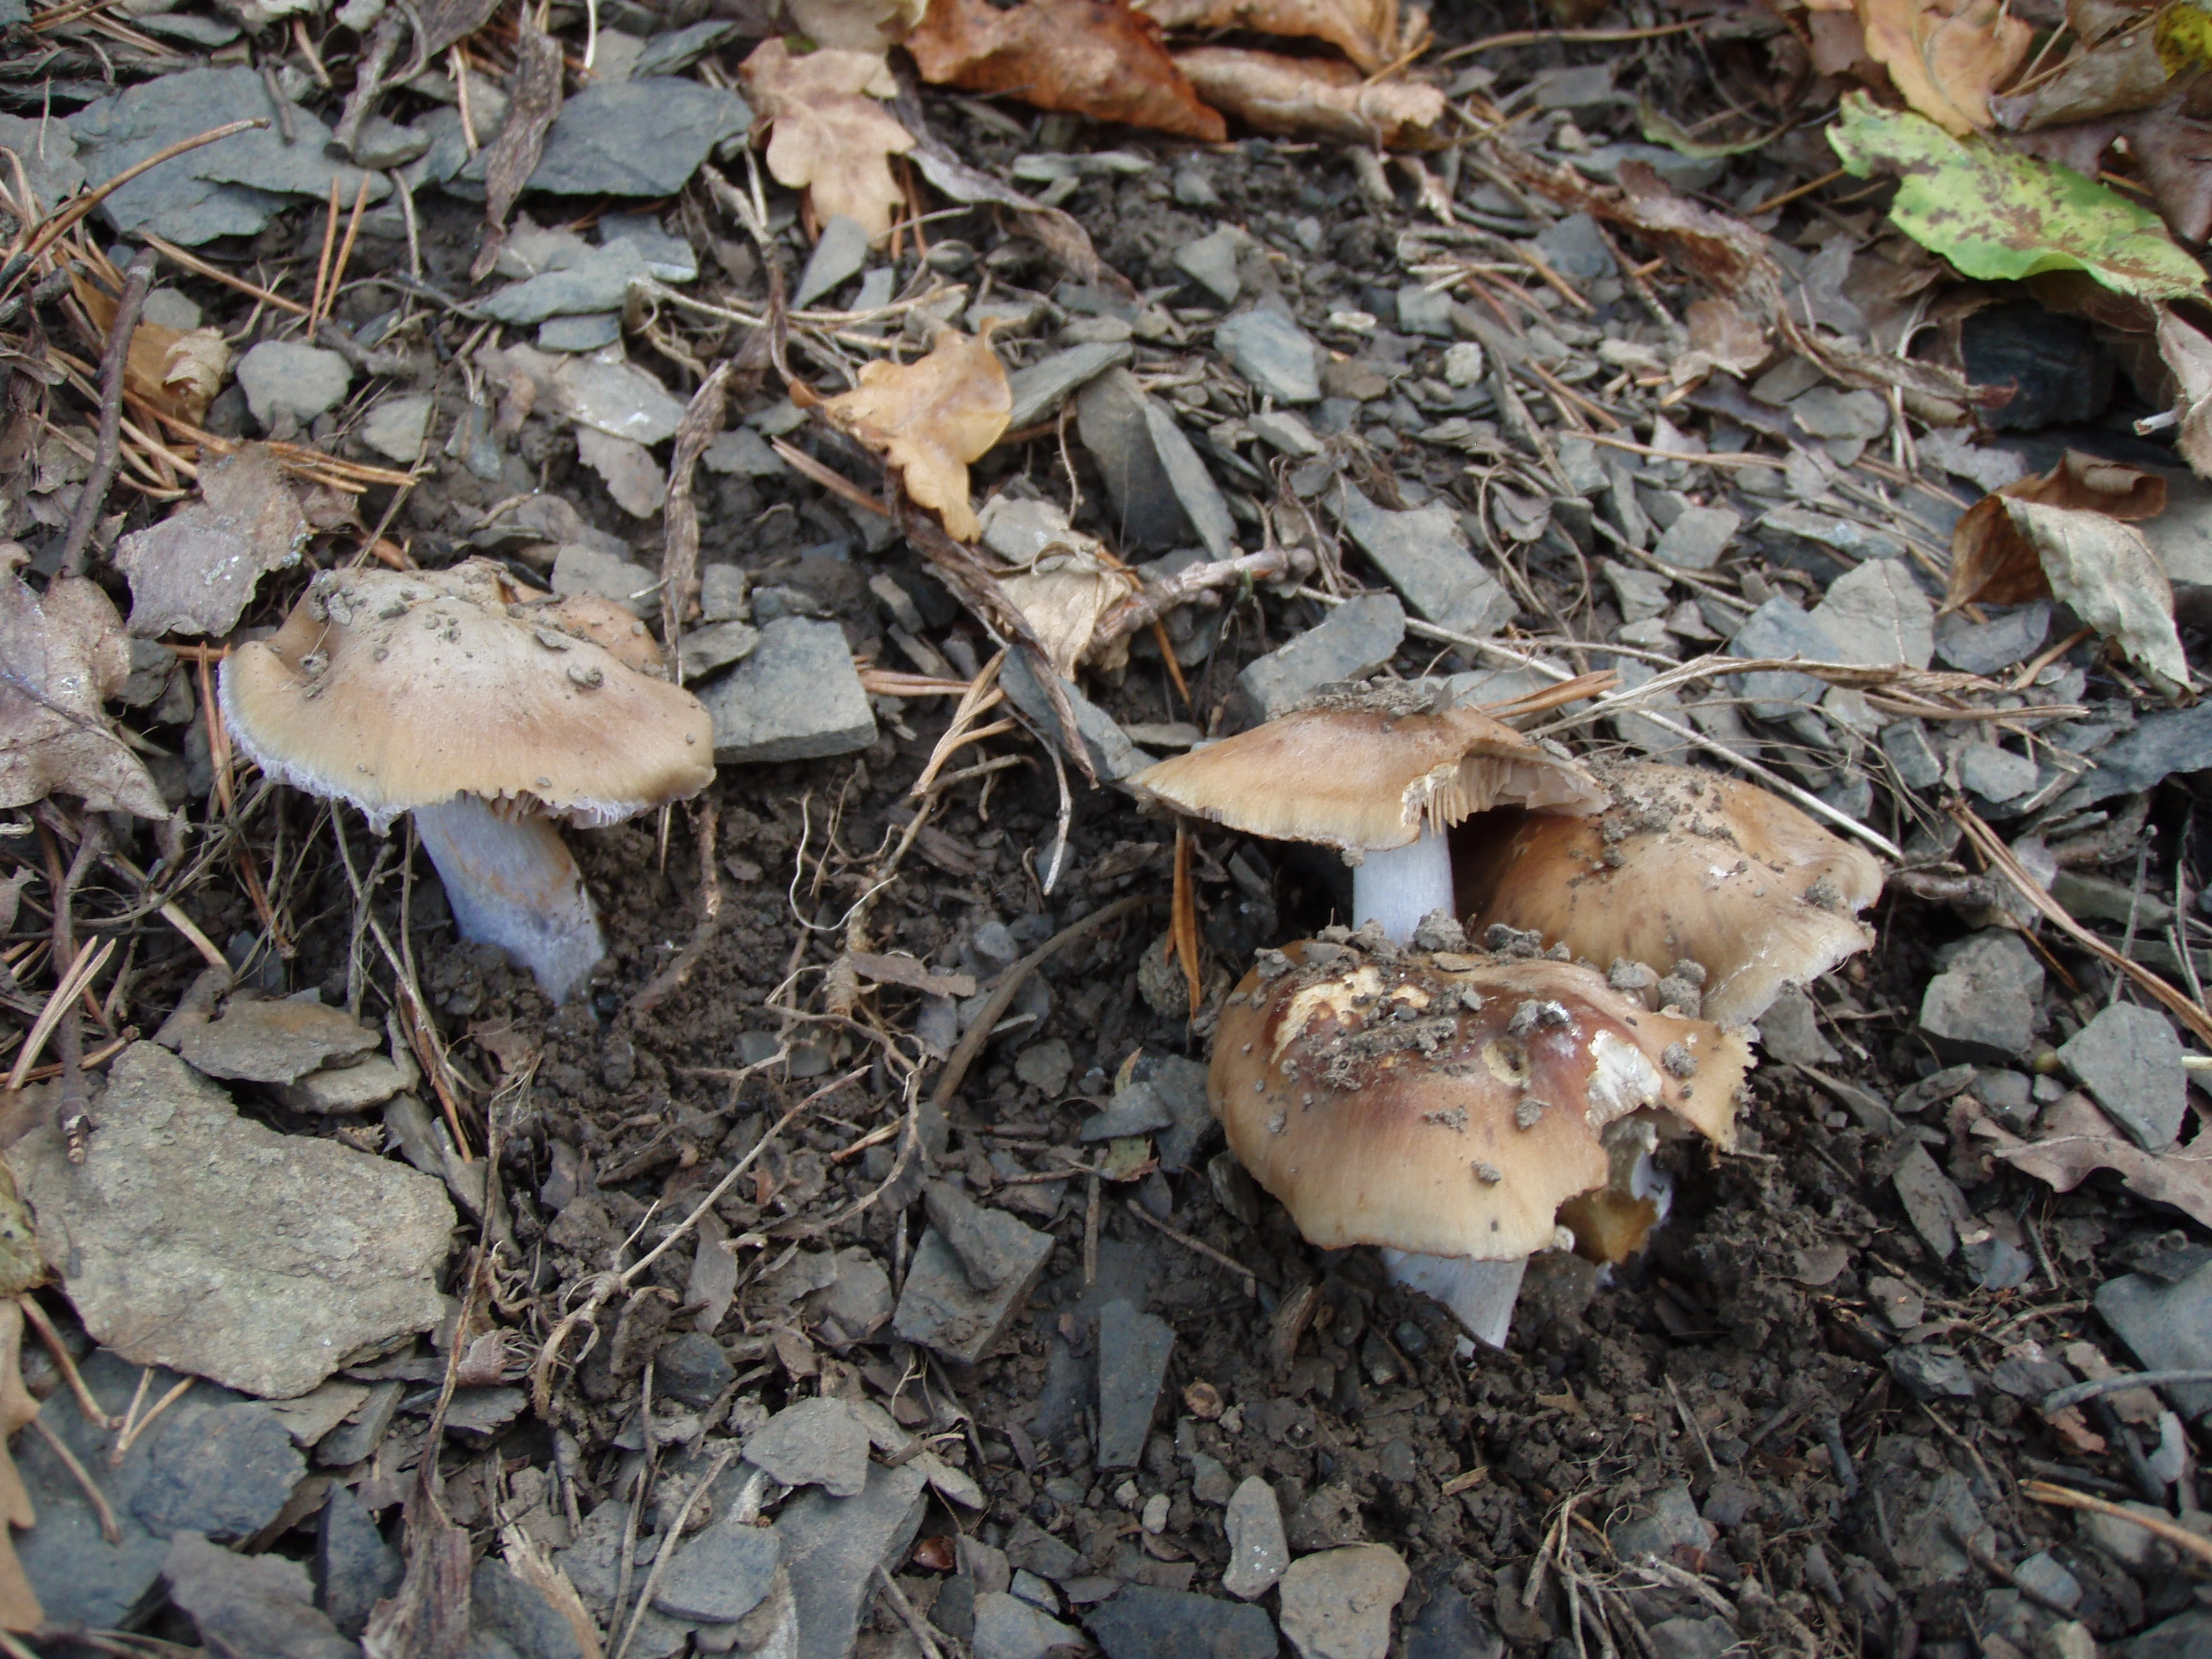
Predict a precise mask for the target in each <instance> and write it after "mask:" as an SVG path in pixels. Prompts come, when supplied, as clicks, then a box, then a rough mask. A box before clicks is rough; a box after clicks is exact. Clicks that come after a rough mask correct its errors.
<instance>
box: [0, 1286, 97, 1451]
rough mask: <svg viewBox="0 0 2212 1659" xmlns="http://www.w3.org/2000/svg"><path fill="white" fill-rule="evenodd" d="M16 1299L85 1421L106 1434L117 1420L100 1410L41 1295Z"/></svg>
mask: <svg viewBox="0 0 2212 1659" xmlns="http://www.w3.org/2000/svg"><path fill="white" fill-rule="evenodd" d="M15 1300H16V1301H17V1302H19V1303H20V1304H22V1309H23V1317H24V1318H26V1319H27V1320H29V1321H30V1322H31V1328H32V1329H33V1330H34V1331H36V1332H37V1333H38V1334H39V1340H40V1341H42V1342H44V1343H45V1344H46V1352H48V1353H50V1354H52V1356H53V1360H54V1364H56V1365H57V1366H58V1367H59V1368H60V1370H61V1374H62V1378H63V1380H64V1382H66V1383H68V1384H69V1386H70V1393H71V1394H73V1395H76V1408H77V1410H78V1411H80V1412H81V1413H83V1414H84V1420H85V1421H86V1422H88V1423H89V1424H91V1425H92V1426H93V1427H94V1428H95V1429H99V1430H100V1431H102V1432H103V1433H104V1432H105V1431H107V1430H109V1429H112V1428H113V1427H114V1426H115V1419H113V1418H112V1417H110V1416H109V1415H108V1414H107V1413H106V1412H104V1411H102V1410H101V1409H100V1401H97V1400H95V1399H94V1398H93V1394H92V1390H91V1389H89V1388H88V1387H86V1386H85V1381H84V1375H83V1373H82V1372H81V1371H79V1370H77V1368H76V1355H74V1354H72V1353H71V1352H70V1351H69V1345H68V1344H67V1343H65V1342H64V1341H63V1340H62V1334H61V1333H60V1332H59V1331H58V1330H56V1329H55V1328H54V1322H53V1321H52V1320H51V1319H49V1318H47V1317H46V1310H45V1309H44V1308H41V1307H40V1305H39V1303H38V1298H37V1297H29V1296H19V1297H16V1298H15Z"/></svg>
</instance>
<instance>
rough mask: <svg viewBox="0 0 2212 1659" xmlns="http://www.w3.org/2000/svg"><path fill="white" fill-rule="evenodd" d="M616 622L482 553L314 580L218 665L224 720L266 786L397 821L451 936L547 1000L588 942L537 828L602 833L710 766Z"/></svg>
mask: <svg viewBox="0 0 2212 1659" xmlns="http://www.w3.org/2000/svg"><path fill="white" fill-rule="evenodd" d="M608 609H611V607H608ZM634 623H635V619H633V618H628V617H623V618H621V619H617V618H616V617H611V616H609V615H606V614H605V613H604V611H602V610H600V609H598V608H595V607H594V606H593V605H592V604H590V603H588V602H580V601H578V600H575V599H560V600H556V599H546V598H544V596H540V595H533V594H531V593H530V592H528V590H526V589H521V588H518V587H516V586H514V584H513V582H512V581H510V580H508V579H507V576H506V574H505V573H504V572H502V571H501V569H500V568H499V567H498V566H496V565H495V564H492V563H490V562H489V561H486V560H482V559H471V560H470V561H468V562H465V563H464V564H460V565H457V566H455V567H454V568H453V569H451V570H445V571H404V572H403V571H389V570H375V569H367V570H343V571H337V570H334V571H325V572H324V573H323V574H320V575H318V576H317V577H316V578H315V579H314V580H313V582H312V583H310V584H309V586H308V588H307V592H306V593H305V594H304V595H302V596H301V600H300V603H299V604H298V605H295V607H294V608H293V611H292V614H291V615H290V616H289V617H287V618H286V619H285V622H284V625H283V627H282V628H280V629H277V631H276V633H275V634H273V635H270V637H269V638H267V639H265V640H255V641H248V642H247V643H246V644H245V645H242V646H240V647H239V648H238V649H237V650H235V651H234V652H233V653H231V654H230V656H229V657H228V658H227V659H225V660H224V662H223V665H222V688H221V696H222V713H223V719H224V720H225V721H226V722H227V723H228V726H229V728H230V732H231V736H232V738H233V739H234V741H235V742H236V743H237V744H238V746H239V747H240V749H241V750H244V751H245V752H246V754H247V755H248V756H250V757H252V759H253V760H254V762H255V763H257V764H258V765H259V766H260V768H261V769H262V770H263V771H264V772H266V773H267V774H268V775H270V776H271V777H273V778H276V779H280V780H282V781H283V782H285V783H289V784H290V785H291V786H292V787H295V788H296V789H303V790H306V791H307V793H310V794H315V795H322V796H325V797H328V798H331V799H338V800H344V801H349V802H350V803H352V804H353V805H356V806H357V807H359V808H360V809H361V811H362V812H363V813H364V814H366V815H367V817H368V820H369V823H370V824H371V826H372V827H373V828H374V829H376V830H377V832H378V833H379V834H381V833H383V832H384V831H385V830H386V829H389V828H390V827H391V824H392V820H393V819H394V818H396V817H398V816H399V815H400V814H401V813H402V812H413V813H414V814H415V823H416V829H417V831H418V832H419V833H420V834H421V836H422V844H423V846H424V847H425V848H427V849H428V852H429V854H430V858H431V861H432V862H433V863H435V865H436V866H438V873H439V876H440V877H441V878H442V879H443V881H444V883H445V887H446V896H447V901H448V902H450V903H451V905H452V906H453V919H454V921H455V923H456V925H457V926H458V927H459V929H460V932H461V933H462V936H463V937H465V938H467V939H475V940H477V941H479V942H481V943H485V944H490V945H499V946H501V948H502V949H504V950H505V951H507V953H508V954H509V955H510V956H512V957H514V959H515V960H516V961H517V962H519V963H521V964H522V965H523V966H525V967H526V968H528V969H530V970H531V971H532V973H534V974H535V975H537V976H538V984H539V985H540V986H541V987H543V988H544V992H545V994H546V995H548V996H549V997H551V998H552V999H553V1000H556V1001H563V1000H567V999H568V997H570V996H572V995H574V994H575V992H576V991H577V990H578V989H579V988H580V987H581V986H582V984H583V983H584V981H585V980H586V978H587V977H588V976H589V975H590V973H591V970H592V967H593V966H594V964H596V963H598V962H599V958H600V957H602V956H604V955H605V945H604V944H603V943H602V941H601V939H600V935H599V920H598V918H597V916H596V915H594V914H593V912H592V901H591V896H590V895H589V894H588V893H587V892H586V891H585V889H584V883H583V878H582V875H581V874H580V872H578V870H577V868H576V862H575V860H574V858H573V857H571V856H570V854H569V852H568V848H567V847H566V846H565V845H563V844H562V840H561V837H560V835H559V833H558V832H557V831H556V829H555V828H554V826H553V824H552V823H550V819H552V818H556V817H559V818H565V819H567V820H568V822H569V823H574V824H577V825H580V826H586V827H590V826H596V825H600V824H608V823H618V822H620V821H621V820H622V819H623V818H626V817H631V816H632V815H633V814H635V813H638V812H642V811H647V810H649V809H651V808H653V807H656V806H659V805H662V804H664V803H665V802H668V801H672V800H680V799H684V798H685V797H686V796H689V795H693V794H696V793H698V792H699V791H700V790H701V789H703V788H704V787H706V786H707V785H708V783H710V782H711V781H713V780H714V726H713V722H712V721H711V720H709V718H708V714H707V711H706V709H705V708H703V707H702V706H701V704H700V702H699V701H698V699H696V697H694V696H691V694H690V692H688V691H684V690H679V689H678V688H677V687H675V686H673V685H671V684H668V683H667V681H666V680H665V679H664V678H659V677H658V676H657V675H656V674H654V673H652V672H649V671H645V670H646V668H647V665H654V666H657V665H658V653H655V652H653V649H652V642H651V640H650V638H649V637H647V636H645V635H643V633H642V630H641V629H635V631H633V628H634ZM626 624H628V625H626Z"/></svg>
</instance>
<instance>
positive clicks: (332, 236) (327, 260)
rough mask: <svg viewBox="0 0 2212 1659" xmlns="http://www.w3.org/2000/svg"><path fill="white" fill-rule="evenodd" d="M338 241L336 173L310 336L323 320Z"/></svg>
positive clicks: (310, 312)
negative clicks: (324, 305)
mask: <svg viewBox="0 0 2212 1659" xmlns="http://www.w3.org/2000/svg"><path fill="white" fill-rule="evenodd" d="M367 182H368V178H367V175H366V174H364V175H363V177H362V183H363V184H364V185H365V184H366V183H367ZM337 240H338V179H337V174H336V173H332V174H331V204H330V209H329V210H328V211H327V212H325V214H324V216H323V255H322V258H319V259H318V260H316V261H315V289H314V297H313V299H311V300H309V301H307V331H308V332H309V333H310V334H312V333H313V332H314V331H315V325H317V324H318V323H319V322H321V321H322V319H323V289H324V285H325V283H328V282H329V281H330V280H331V249H333V248H335V247H336V246H337Z"/></svg>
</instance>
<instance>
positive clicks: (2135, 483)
mask: <svg viewBox="0 0 2212 1659" xmlns="http://www.w3.org/2000/svg"><path fill="white" fill-rule="evenodd" d="M2008 500H2011V501H2039V502H2041V503H2042V504H2043V505H2045V506H2046V507H2066V508H2069V509H2073V510H2077V511H2083V512H2093V513H2104V514H2106V515H2107V516H2108V517H2111V518H2114V519H2121V520H2141V519H2154V518H2156V517H2157V516H2158V515H2159V514H2160V513H2163V512H2164V511H2165V510H2166V480H2165V479H2163V478H2161V477H2159V476H2158V475H2157V474H2156V473H2154V472H2144V471H2140V470H2139V469H2137V468H2136V467H2132V466H2127V465H2122V464H2121V463H2120V462H2118V461H2107V460H2104V459H2100V458H2099V457H2097V456H2094V455H2090V454H2087V453H2083V452H2082V451H2081V450H2078V449H2069V450H2068V451H2067V452H2066V453H2065V454H2063V456H2061V457H2060V458H2059V460H2058V465H2056V466H2054V467H2052V468H2051V471H2048V472H2046V473H2044V474H2043V475H2042V476H2041V477H2034V478H2022V479H2021V480H2020V481H2019V482H2017V483H2008V484H2006V485H2005V486H2003V488H2002V489H1996V490H1993V491H1991V492H1990V494H1989V495H1984V497H1983V498H1982V499H1981V500H1980V501H1976V502H1975V503H1974V504H1973V505H1972V507H1968V508H1967V509H1966V512H1965V513H1963V514H1961V515H1960V520H1959V522H1958V524H1957V525H1956V526H1954V527H1953V529H1952V532H1951V577H1950V586H1949V587H1948V591H1947V592H1945V594H1944V596H1943V608H1944V610H1946V611H1956V610H1957V609H1958V608H1959V607H1960V605H1974V604H1981V605H2025V604H2027V602H2028V601H2029V600H2031V599H2046V598H2048V597H2049V596H2050V593H2051V579H2050V577H2049V575H2048V574H2045V570H2044V568H2043V561H2042V558H2041V556H2039V554H2038V552H2037V550H2036V546H2035V544H2034V543H2033V541H2031V540H2030V539H2029V538H2028V537H2027V535H2026V534H2025V533H2023V532H2021V530H2020V529H2019V528H2018V527H2017V526H2015V524H2014V523H2013V521H2012V517H2011V515H2010V514H2009V513H2007V512H2006V511H2005V502H2006V501H2008Z"/></svg>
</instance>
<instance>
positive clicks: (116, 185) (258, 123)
mask: <svg viewBox="0 0 2212 1659" xmlns="http://www.w3.org/2000/svg"><path fill="white" fill-rule="evenodd" d="M267 125H269V118H268V117H267V116H265V115H256V116H252V117H251V118H247V119H246V120H243V121H231V122H228V123H227V124H225V125H222V126H219V127H210V129H209V130H208V131H205V132H203V133H197V134H195V135H194V136H193V137H190V138H179V140H178V141H177V142H176V143H173V144H171V145H169V146H168V147H167V149H157V150H155V152H154V153H153V154H152V155H149V156H148V157H147V158H146V159H145V160H144V161H141V162H139V163H137V165H136V166H134V167H125V168H124V169H123V171H122V172H120V173H117V174H116V175H115V176H114V177H113V178H112V179H109V180H108V181H107V182H106V184H104V185H100V188H99V189H97V190H94V191H87V192H86V193H85V194H83V195H82V196H78V197H72V198H71V200H70V204H69V205H68V206H67V207H65V208H61V209H58V210H56V211H55V212H53V213H52V214H50V215H48V216H47V218H46V223H45V224H44V225H43V226H41V227H40V230H39V234H37V235H35V236H33V238H32V239H31V241H30V245H29V246H27V247H26V248H25V249H24V250H23V251H22V252H21V253H18V254H16V255H15V256H14V257H13V258H10V259H9V261H8V263H7V264H4V265H0V292H4V291H5V290H6V289H9V288H12V287H13V286H14V285H15V279H16V278H17V277H19V276H21V275H22V274H23V273H24V272H25V271H26V270H29V269H30V268H31V262H32V261H33V260H34V259H36V258H38V257H39V256H40V254H42V253H44V252H46V250H47V249H48V248H50V247H52V246H53V245H54V244H55V243H56V242H58V241H59V240H61V238H62V237H63V235H64V234H66V233H67V231H68V230H69V228H70V226H71V225H74V224H75V223H76V222H77V221H79V220H80V219H82V218H83V217H84V216H85V215H87V214H88V213H90V212H91V211H92V210H93V209H94V208H96V207H98V206H99V205H100V204H101V203H102V202H104V201H106V199H107V198H108V197H110V196H112V195H113V194H114V193H115V192H116V191H118V190H120V189H122V188H123V186H124V185H127V184H129V183H130V182H131V180H132V179H136V178H137V176H138V175H139V174H140V173H146V172H149V171H150V170H151V169H153V168H155V167H159V166H161V163H162V162H164V161H175V160H176V159H177V157H179V155H187V154H189V153H190V152H191V151H193V150H196V149H199V147H200V146H201V145H203V144H212V143H216V142H217V141H218V140H220V139H223V138H228V137H234V136H235V135H236V134H238V133H241V132H251V131H253V130H254V129H255V128H257V127H266V126H267Z"/></svg>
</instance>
